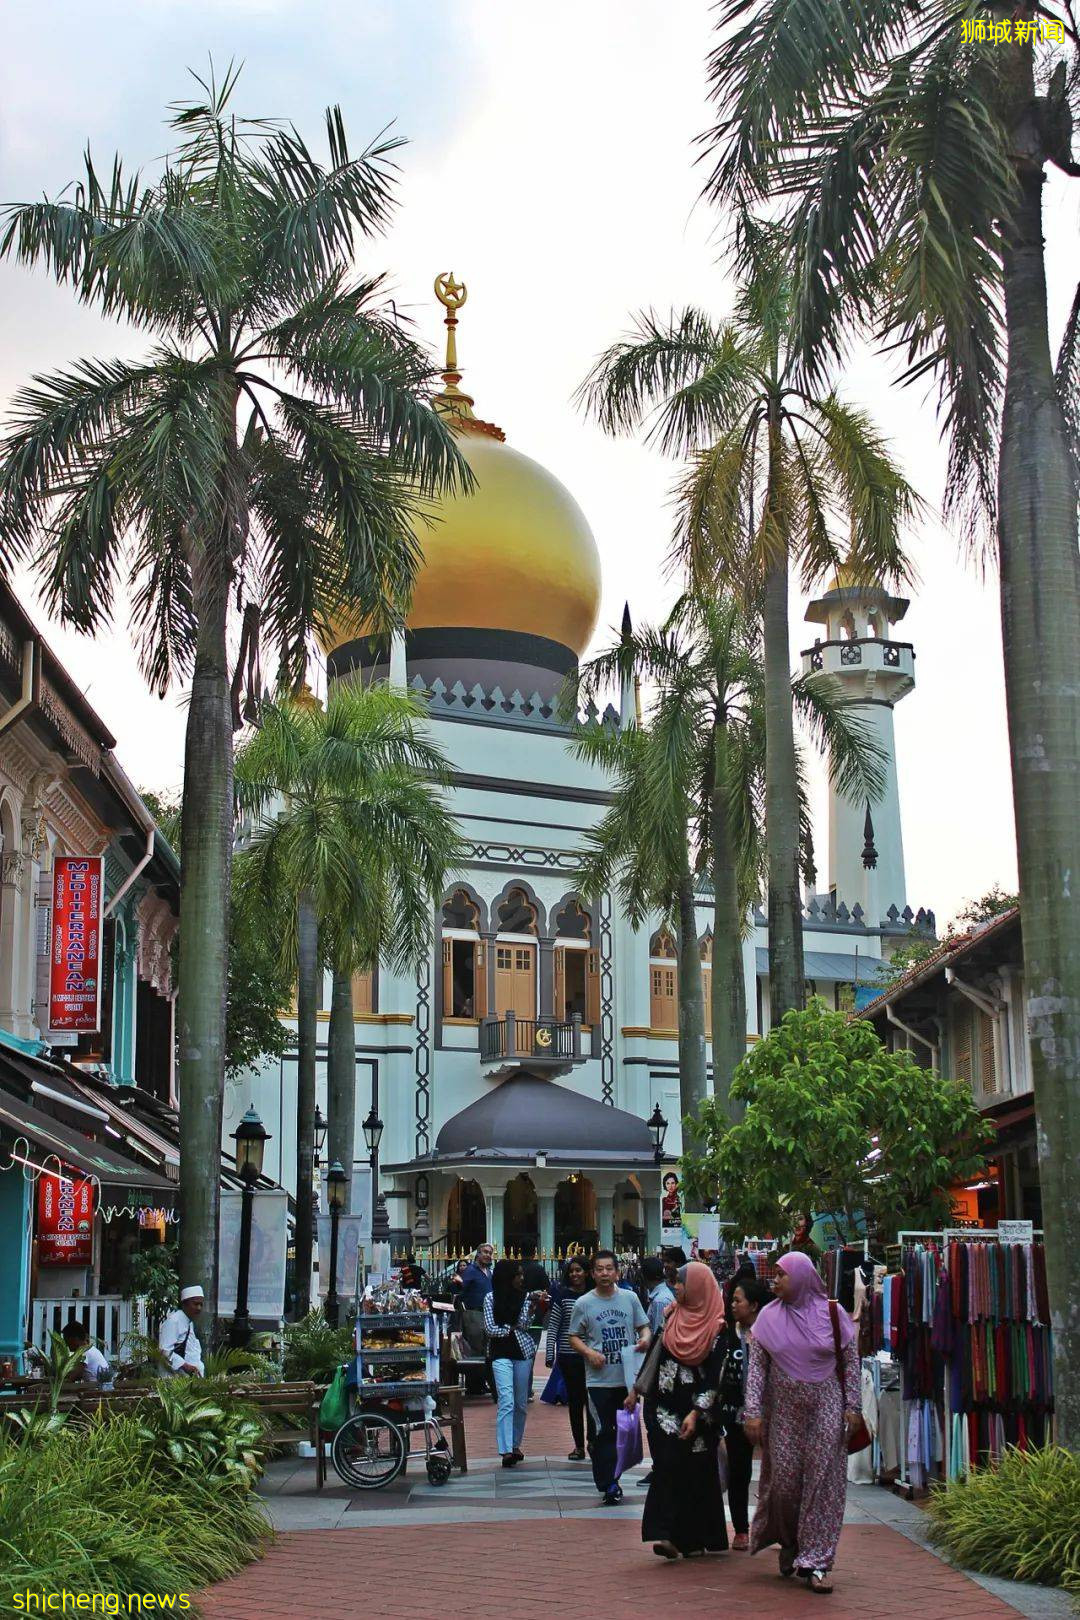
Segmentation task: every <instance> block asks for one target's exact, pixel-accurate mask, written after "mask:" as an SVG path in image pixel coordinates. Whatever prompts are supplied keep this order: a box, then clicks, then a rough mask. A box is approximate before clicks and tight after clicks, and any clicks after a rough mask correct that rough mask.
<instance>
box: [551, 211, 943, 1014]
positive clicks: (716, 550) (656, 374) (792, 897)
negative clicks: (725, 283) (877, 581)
mask: <svg viewBox="0 0 1080 1620" xmlns="http://www.w3.org/2000/svg"><path fill="white" fill-rule="evenodd" d="M741 239H742V247H743V258H744V261H745V262H747V263H748V264H749V265H750V268H751V272H752V273H751V274H750V275H749V277H748V279H747V281H746V282H745V284H744V286H743V289H742V291H741V292H740V294H739V297H738V301H737V305H736V311H735V317H734V319H733V320H730V321H719V322H718V321H713V320H711V319H710V318H709V317H708V316H707V315H705V314H703V313H702V312H701V311H700V310H695V309H686V310H684V311H683V312H682V313H681V314H672V315H671V316H670V317H669V318H668V319H666V320H663V319H661V318H660V317H658V316H656V315H654V314H651V313H643V314H640V315H639V316H638V317H637V320H636V323H635V326H634V329H633V331H632V332H631V333H630V334H629V335H628V336H626V337H624V338H622V339H621V340H620V341H619V342H618V343H616V344H614V345H613V346H612V347H611V348H610V349H608V350H607V352H606V353H605V354H603V355H601V357H600V359H599V360H598V361H597V362H596V365H595V366H594V367H593V370H592V372H591V374H590V375H589V377H588V378H587V379H586V381H585V383H584V385H583V387H582V389H581V391H580V398H581V399H582V400H583V402H584V403H585V405H586V408H587V409H589V410H590V411H591V413H592V414H593V415H595V416H596V417H597V419H598V420H599V422H600V424H601V426H603V427H604V428H605V429H606V430H607V431H608V432H609V433H629V432H632V431H634V430H635V429H637V428H638V427H639V426H641V425H642V424H643V423H644V422H645V420H646V418H648V417H651V425H650V427H649V430H648V434H647V437H648V440H649V441H650V442H652V443H655V444H657V445H658V446H659V447H660V448H661V449H662V450H664V451H665V452H667V453H669V454H674V455H677V456H680V457H683V458H686V457H690V458H693V459H692V463H691V466H690V468H689V470H688V472H687V473H686V474H685V476H684V477H683V479H682V482H681V486H680V510H681V514H682V521H681V525H680V531H679V534H678V536H677V540H676V551H677V554H678V556H679V557H680V559H681V560H683V561H684V562H685V563H686V564H687V565H688V567H689V570H690V574H691V578H692V580H693V581H694V582H695V583H696V584H697V585H699V586H702V587H704V588H706V589H707V588H709V587H712V588H713V589H715V588H716V587H717V585H718V583H720V582H723V583H724V584H725V585H729V586H734V587H735V588H736V589H737V590H738V592H739V595H740V597H741V600H742V602H743V604H744V607H745V608H746V609H747V611H752V612H760V615H761V623H762V630H763V637H762V655H763V661H764V691H763V702H764V725H765V824H766V831H767V860H768V915H769V990H770V1002H771V1007H772V1015H773V1017H774V1019H776V1020H777V1021H778V1020H779V1019H780V1018H781V1017H782V1016H783V1014H784V1013H785V1012H786V1011H787V1010H788V1008H790V1007H801V1006H802V1004H803V1000H804V996H805V976H804V973H803V948H802V894H801V890H800V885H799V836H800V825H799V821H800V811H799V788H798V767H797V761H796V748H795V730H794V720H793V716H792V707H791V663H790V643H789V627H788V593H789V576H790V570H791V565H792V563H793V562H794V563H796V564H798V565H799V566H800V568H801V571H802V577H803V582H804V584H805V585H806V586H810V585H811V584H813V582H814V581H816V580H818V579H820V578H821V577H822V576H823V575H825V574H826V573H828V572H830V571H832V570H834V569H836V568H837V567H838V566H839V565H840V563H841V561H844V562H845V563H846V564H847V566H848V567H849V568H851V569H852V570H853V571H854V572H855V574H856V575H858V574H863V575H866V576H868V577H874V578H892V579H897V578H900V577H903V575H904V573H905V563H904V559H903V556H902V553H901V550H900V531H901V528H902V525H903V523H904V522H905V521H906V520H907V518H908V517H909V516H910V515H911V514H912V512H913V510H914V507H915V496H914V495H913V493H912V491H911V489H910V488H909V486H908V484H907V483H906V482H905V480H904V479H903V478H902V477H901V475H900V473H899V472H898V470H897V468H896V466H895V465H894V463H893V462H892V460H891V458H890V456H889V453H888V450H887V447H886V445H885V443H884V440H883V439H882V438H881V436H880V434H878V432H877V431H876V429H875V428H874V426H873V424H872V423H871V421H870V420H869V418H868V417H867V416H866V415H865V414H864V413H863V412H861V411H858V410H855V409H853V408H852V407H851V406H849V405H845V404H844V403H843V402H842V401H841V400H840V399H839V398H838V396H837V395H836V394H835V393H831V392H808V391H807V390H806V389H804V388H802V387H800V386H799V384H798V381H797V379H796V378H795V376H794V375H793V368H792V363H791V357H790V355H789V352H788V349H787V346H786V341H785V331H786V323H787V319H788V306H789V294H788V288H787V283H786V280H785V277H784V274H783V264H782V258H781V252H780V249H781V244H780V243H779V242H778V240H777V239H776V237H775V235H774V233H772V232H771V231H769V230H768V229H767V228H764V227H759V226H757V225H756V224H755V223H754V222H753V221H752V220H749V219H748V220H746V221H745V222H744V226H743V230H742V233H741ZM836 520H840V522H842V524H843V528H844V533H845V540H844V542H843V544H842V545H838V544H837V542H836V541H835V540H834V539H833V535H832V530H833V527H834V524H835V522H836Z"/></svg>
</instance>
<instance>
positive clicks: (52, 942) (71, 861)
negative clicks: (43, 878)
mask: <svg viewBox="0 0 1080 1620" xmlns="http://www.w3.org/2000/svg"><path fill="white" fill-rule="evenodd" d="M104 886H105V862H104V859H103V857H102V856H100V855H57V856H56V858H55V860H54V861H53V879H52V921H51V924H50V930H49V1028H50V1030H53V1029H55V1030H70V1031H73V1032H74V1033H75V1034H77V1035H82V1034H93V1033H96V1032H97V1031H98V1030H99V1029H100V1027H101V925H102V891H103V889H104Z"/></svg>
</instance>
